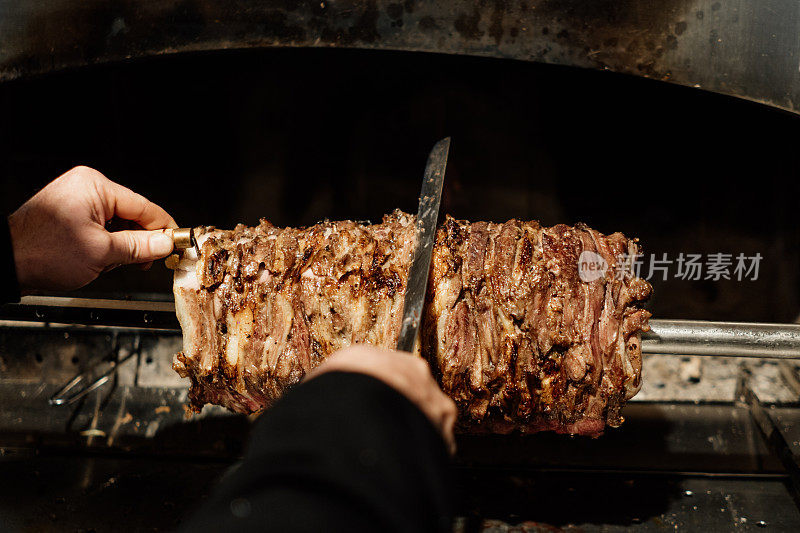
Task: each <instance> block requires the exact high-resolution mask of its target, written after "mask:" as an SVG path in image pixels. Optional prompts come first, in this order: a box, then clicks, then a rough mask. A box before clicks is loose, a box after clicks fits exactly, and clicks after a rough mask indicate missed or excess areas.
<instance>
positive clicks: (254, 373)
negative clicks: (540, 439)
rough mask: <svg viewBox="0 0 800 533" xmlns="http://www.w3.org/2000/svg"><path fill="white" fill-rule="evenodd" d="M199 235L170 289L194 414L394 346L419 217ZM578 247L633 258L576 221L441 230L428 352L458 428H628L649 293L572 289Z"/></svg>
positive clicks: (641, 288)
mask: <svg viewBox="0 0 800 533" xmlns="http://www.w3.org/2000/svg"><path fill="white" fill-rule="evenodd" d="M195 234H196V235H197V236H198V242H199V243H200V244H201V254H200V257H184V259H183V260H182V261H181V265H183V266H182V267H181V266H179V269H180V268H182V269H183V270H179V271H176V281H175V288H174V289H175V298H176V309H177V310H178V318H179V320H180V322H181V326H182V328H183V331H184V351H183V352H181V353H179V354H177V355H176V357H175V361H174V368H175V370H176V371H177V372H179V373H180V375H181V376H183V377H188V378H189V379H190V380H191V385H190V392H189V400H190V406H189V409H190V410H191V411H194V412H199V411H200V410H201V409H202V407H203V405H205V404H206V403H212V404H218V405H223V406H225V407H227V408H229V409H231V410H233V411H237V412H244V413H251V412H255V411H260V410H262V409H264V408H265V407H268V406H269V405H270V404H271V403H272V402H274V401H275V400H276V399H277V398H278V397H279V396H280V395H281V394H282V393H283V392H284V391H285V390H286V389H287V388H288V387H291V386H292V385H294V384H295V383H297V382H298V381H299V380H300V379H302V377H303V376H304V375H305V374H306V373H308V372H309V371H310V370H312V369H313V368H314V367H316V366H317V365H318V364H319V363H321V362H322V361H323V360H324V358H325V357H326V356H328V355H329V354H331V353H333V352H335V351H336V350H338V349H340V348H343V347H345V346H348V345H350V344H353V343H369V344H373V345H376V346H382V347H385V348H393V347H394V346H395V345H396V342H397V337H398V333H399V330H400V322H401V318H402V317H401V313H402V308H403V303H404V302H403V295H404V293H405V286H406V282H407V278H408V269H409V267H410V265H411V261H412V259H413V248H414V219H413V217H412V216H409V215H407V214H405V213H402V212H400V211H396V212H395V213H393V214H392V215H388V216H386V217H384V220H383V222H382V223H380V224H375V225H362V224H357V223H354V222H350V221H344V222H323V223H320V224H317V225H315V226H311V227H309V228H303V229H294V228H285V229H283V228H276V227H275V226H272V225H271V224H269V223H268V222H266V221H263V220H262V221H261V224H260V225H259V226H257V227H254V228H253V227H246V226H243V225H239V226H237V227H236V228H235V229H234V230H233V231H222V230H217V229H215V228H213V227H203V228H197V229H196V230H195ZM583 251H591V252H594V253H596V254H599V255H600V256H601V257H602V258H603V259H604V260H605V261H606V262H607V264H609V265H614V264H616V262H617V257H618V256H620V255H621V254H636V253H638V252H639V248H638V244H637V243H636V241H635V240H629V239H627V238H625V237H624V236H623V235H622V234H619V233H615V234H612V235H609V236H605V235H602V234H600V233H599V232H597V231H595V230H592V229H591V228H589V227H587V226H585V225H583V224H578V225H576V226H575V227H570V226H566V225H563V224H561V225H557V226H554V227H552V228H543V227H541V226H540V225H539V224H538V223H537V222H522V221H518V220H510V221H508V222H506V223H504V224H495V223H490V222H475V223H469V222H466V221H459V220H455V219H453V218H451V217H447V218H446V220H445V222H444V224H442V226H440V228H439V229H438V231H437V235H436V246H435V248H434V253H433V260H432V264H431V275H430V277H429V288H428V293H427V302H426V308H425V320H424V323H423V332H422V341H423V342H422V351H423V353H422V356H423V357H425V358H426V359H427V360H428V362H429V363H430V365H431V368H432V369H433V372H434V375H435V376H436V378H437V380H438V382H439V384H440V386H441V387H442V389H443V390H444V391H445V392H446V393H447V394H448V395H450V396H451V397H452V398H453V399H454V400H455V401H456V403H457V405H458V407H459V412H460V418H459V429H460V430H461V431H463V432H501V433H505V432H509V431H512V430H515V429H517V430H521V431H523V432H536V431H543V430H552V431H557V432H562V433H579V434H587V435H593V436H596V435H599V434H600V433H602V431H603V428H604V427H605V426H606V425H611V426H617V425H619V424H620V423H622V418H621V416H620V415H619V410H620V408H621V407H622V405H623V404H624V403H625V401H627V400H628V399H630V398H631V397H632V396H633V395H634V394H636V392H637V391H638V390H639V387H640V385H641V342H640V338H641V332H642V331H646V330H647V320H648V318H649V316H650V315H649V313H648V312H647V311H645V310H644V309H642V305H643V303H644V302H645V301H646V300H647V299H648V298H649V296H650V292H651V288H650V285H649V284H648V283H647V282H646V281H644V280H642V279H639V278H635V277H632V276H631V275H625V276H616V275H615V274H614V272H613V271H612V270H609V272H608V273H607V275H606V276H605V277H602V278H600V279H597V280H594V281H591V282H588V283H587V282H584V281H581V279H580V276H579V273H578V263H579V259H578V258H579V256H580V254H581V253H582V252H583ZM186 253H189V254H193V252H191V251H190V252H186Z"/></svg>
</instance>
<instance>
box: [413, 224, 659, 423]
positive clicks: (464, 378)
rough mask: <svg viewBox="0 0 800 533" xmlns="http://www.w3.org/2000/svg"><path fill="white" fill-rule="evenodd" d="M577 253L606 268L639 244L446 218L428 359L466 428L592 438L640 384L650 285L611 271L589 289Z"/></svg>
mask: <svg viewBox="0 0 800 533" xmlns="http://www.w3.org/2000/svg"><path fill="white" fill-rule="evenodd" d="M583 251H591V252H594V253H598V254H600V255H601V256H602V257H603V258H604V260H605V261H606V262H607V264H609V265H615V264H616V263H617V257H618V256H620V255H623V254H637V253H638V252H639V248H638V245H637V243H636V242H635V241H631V240H628V239H626V238H625V237H624V236H623V235H622V234H619V233H615V234H613V235H610V236H604V235H602V234H600V233H599V232H597V231H594V230H592V229H590V228H588V227H587V226H585V225H582V224H580V225H577V226H576V227H569V226H565V225H557V226H554V227H552V228H542V227H541V226H539V224H538V223H536V222H520V221H517V220H511V221H508V222H506V223H505V224H493V223H486V222H476V223H473V224H470V223H468V222H465V221H458V220H455V219H453V218H450V217H448V218H447V219H446V221H445V223H444V224H443V225H442V227H440V228H439V231H438V234H437V241H436V246H435V248H434V253H433V260H432V265H431V276H430V278H429V291H428V298H427V300H428V301H427V305H426V319H425V327H424V343H423V350H424V353H425V354H426V355H427V356H428V357H429V359H430V360H431V366H432V368H433V370H434V373H435V375H436V377H437V379H438V381H439V384H440V385H441V387H442V389H443V390H444V391H445V393H447V394H448V395H449V396H451V397H452V398H453V399H454V400H455V401H456V403H457V405H458V407H459V413H460V416H459V429H460V430H461V431H462V432H500V433H504V432H508V431H511V430H514V429H518V430H520V431H522V432H537V431H542V430H552V431H557V432H563V433H580V434H589V435H598V434H600V433H601V432H602V430H603V428H604V426H605V425H606V424H608V425H611V426H618V425H619V424H621V423H622V418H621V416H620V415H619V409H620V408H621V407H622V405H623V404H624V403H625V401H627V400H628V399H630V398H631V397H632V396H633V395H634V394H636V392H638V390H639V387H640V385H641V343H640V337H641V332H642V331H646V330H647V319H648V318H649V313H648V312H647V311H645V310H644V309H642V305H643V303H644V302H645V301H646V300H647V298H648V297H649V296H650V292H651V288H650V285H649V284H648V283H647V282H646V281H644V280H642V279H639V278H634V277H632V276H631V275H630V274H629V273H628V274H625V273H622V275H620V273H619V272H618V271H615V270H614V269H609V270H608V272H607V273H606V275H605V276H604V277H602V278H600V279H597V280H594V281H591V282H588V283H587V282H584V281H582V280H581V279H580V276H579V272H578V265H579V257H580V254H581V253H582V252H583Z"/></svg>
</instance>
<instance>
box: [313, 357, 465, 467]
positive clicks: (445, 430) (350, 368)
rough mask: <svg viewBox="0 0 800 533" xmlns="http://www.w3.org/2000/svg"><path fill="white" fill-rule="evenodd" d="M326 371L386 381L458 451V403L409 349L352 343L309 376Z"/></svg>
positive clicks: (449, 445) (450, 447) (453, 450)
mask: <svg viewBox="0 0 800 533" xmlns="http://www.w3.org/2000/svg"><path fill="white" fill-rule="evenodd" d="M326 372H358V373H361V374H366V375H368V376H372V377H374V378H377V379H379V380H381V381H383V382H384V383H386V384H387V385H389V386H390V387H392V388H394V389H395V390H397V391H398V392H399V393H400V394H402V395H403V396H405V397H406V398H408V399H409V400H411V402H412V403H413V404H414V405H416V406H417V407H418V408H419V409H420V410H421V411H422V412H423V413H424V414H425V416H427V417H428V419H429V420H430V421H431V422H432V423H433V425H434V427H436V429H437V430H438V431H439V433H440V434H441V435H442V438H443V439H444V441H445V444H446V445H447V448H448V450H449V451H450V453H451V454H453V453H455V450H456V444H455V437H454V436H453V426H454V425H455V422H456V416H457V414H458V412H457V410H456V404H455V403H454V402H453V400H451V399H450V398H449V397H447V396H446V395H445V394H444V393H443V392H442V391H441V389H440V388H439V386H438V385H437V384H436V381H435V380H434V379H433V376H432V375H431V371H430V369H429V368H428V364H427V363H426V362H425V360H423V359H422V358H420V357H417V356H414V355H411V354H409V353H406V352H393V351H389V350H381V349H378V348H373V347H370V346H363V345H362V346H351V347H349V348H345V349H343V350H339V351H338V352H336V353H334V354H333V355H331V356H330V357H328V358H327V359H326V360H325V362H323V363H322V364H321V365H319V366H318V367H317V368H316V369H314V370H313V371H312V372H310V373H309V374H308V376H306V379H307V380H308V379H314V378H315V377H316V376H319V375H320V374H324V373H326Z"/></svg>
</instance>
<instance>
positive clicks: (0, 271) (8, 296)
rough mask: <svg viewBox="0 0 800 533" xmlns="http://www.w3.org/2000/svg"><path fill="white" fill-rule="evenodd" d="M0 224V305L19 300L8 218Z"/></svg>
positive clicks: (4, 217)
mask: <svg viewBox="0 0 800 533" xmlns="http://www.w3.org/2000/svg"><path fill="white" fill-rule="evenodd" d="M2 218H3V220H2V222H0V280H2V281H0V304H2V303H6V302H16V301H18V300H19V284H18V283H17V269H16V267H15V266H14V249H13V248H12V247H11V232H10V231H9V230H8V217H6V216H3V217H2Z"/></svg>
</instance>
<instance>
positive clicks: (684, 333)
mask: <svg viewBox="0 0 800 533" xmlns="http://www.w3.org/2000/svg"><path fill="white" fill-rule="evenodd" d="M642 353H649V354H675V355H718V356H727V357H760V358H774V359H800V324H760V323H754V322H707V321H702V320H651V321H650V332H648V333H645V334H643V335H642Z"/></svg>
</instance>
